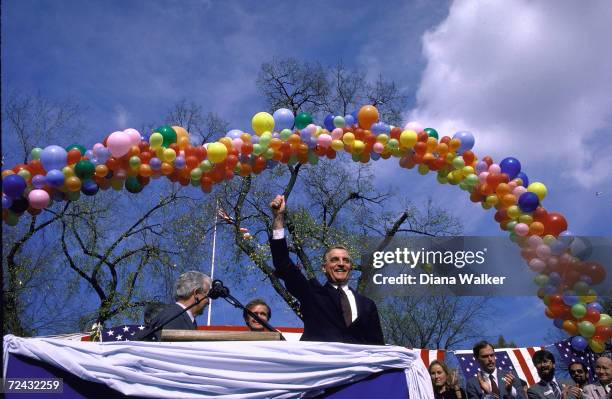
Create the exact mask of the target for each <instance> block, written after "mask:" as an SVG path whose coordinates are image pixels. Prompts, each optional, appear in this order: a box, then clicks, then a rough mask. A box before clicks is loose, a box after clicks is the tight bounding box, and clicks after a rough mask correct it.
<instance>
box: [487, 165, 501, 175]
mask: <svg viewBox="0 0 612 399" xmlns="http://www.w3.org/2000/svg"><path fill="white" fill-rule="evenodd" d="M489 173H493V174H498V173H501V167H500V166H499V165H498V164H496V163H492V164H491V166H489Z"/></svg>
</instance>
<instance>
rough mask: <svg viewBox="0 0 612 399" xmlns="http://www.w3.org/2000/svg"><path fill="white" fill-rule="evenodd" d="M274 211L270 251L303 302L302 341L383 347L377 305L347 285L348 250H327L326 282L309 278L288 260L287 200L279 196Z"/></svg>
mask: <svg viewBox="0 0 612 399" xmlns="http://www.w3.org/2000/svg"><path fill="white" fill-rule="evenodd" d="M270 208H271V209H272V215H273V219H272V239H271V240H270V249H271V251H272V261H273V263H274V268H275V269H276V274H277V275H278V277H279V278H280V279H282V280H283V281H284V282H285V286H286V287H287V290H288V291H289V292H290V293H291V295H293V296H294V297H295V298H296V299H297V300H298V301H299V302H300V311H301V313H302V317H303V321H304V333H303V334H302V338H301V340H302V341H323V342H345V343H351V344H368V345H384V338H383V333H382V328H381V326H380V318H379V316H378V309H377V308H376V305H375V304H374V302H373V301H372V300H371V299H370V298H367V297H365V296H363V295H360V294H359V293H357V292H356V291H354V290H353V289H351V288H350V287H349V286H348V281H349V276H350V274H351V259H350V256H349V253H348V250H347V248H345V247H343V246H335V247H332V248H329V249H327V251H325V254H324V255H323V262H322V265H321V269H322V271H323V272H324V273H325V277H326V278H327V282H326V283H325V284H321V283H320V282H319V281H318V280H317V279H316V278H310V279H308V278H306V276H304V274H303V273H302V272H301V271H300V269H299V268H298V267H297V266H296V265H295V264H294V263H293V261H292V260H291V258H290V257H289V249H288V247H287V241H286V240H285V219H284V213H285V197H284V196H282V195H277V196H276V198H274V200H272V202H271V203H270Z"/></svg>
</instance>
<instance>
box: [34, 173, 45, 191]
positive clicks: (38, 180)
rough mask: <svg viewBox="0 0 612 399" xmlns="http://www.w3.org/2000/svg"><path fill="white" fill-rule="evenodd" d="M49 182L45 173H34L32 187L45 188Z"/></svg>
mask: <svg viewBox="0 0 612 399" xmlns="http://www.w3.org/2000/svg"><path fill="white" fill-rule="evenodd" d="M45 184H47V179H45V176H43V175H34V177H33V178H32V187H34V188H43V187H44V186H45Z"/></svg>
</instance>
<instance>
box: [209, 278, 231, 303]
mask: <svg viewBox="0 0 612 399" xmlns="http://www.w3.org/2000/svg"><path fill="white" fill-rule="evenodd" d="M229 293H230V290H229V288H227V287H226V286H224V285H223V281H221V280H213V282H212V286H211V287H210V290H209V291H208V294H207V296H208V297H209V298H210V299H217V298H227V297H228V296H229Z"/></svg>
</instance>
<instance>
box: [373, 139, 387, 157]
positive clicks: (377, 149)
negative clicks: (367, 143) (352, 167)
mask: <svg viewBox="0 0 612 399" xmlns="http://www.w3.org/2000/svg"><path fill="white" fill-rule="evenodd" d="M384 150H385V146H384V145H383V144H382V143H379V142H376V143H374V145H373V146H372V151H374V152H375V153H377V154H381V153H382V152H383V151H384Z"/></svg>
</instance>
